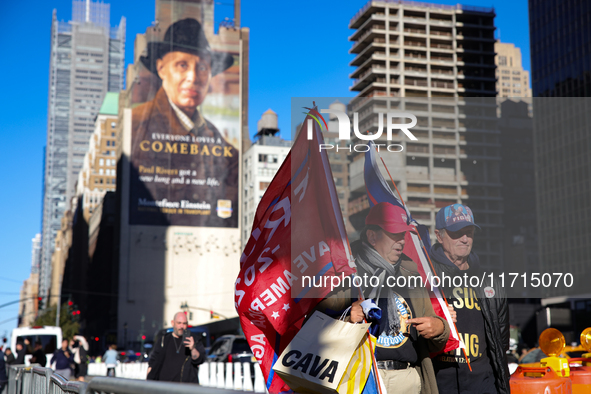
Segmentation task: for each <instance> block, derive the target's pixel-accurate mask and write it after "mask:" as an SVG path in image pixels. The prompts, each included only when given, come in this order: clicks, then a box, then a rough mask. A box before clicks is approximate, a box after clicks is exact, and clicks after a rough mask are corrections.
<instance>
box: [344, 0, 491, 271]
mask: <svg viewBox="0 0 591 394" xmlns="http://www.w3.org/2000/svg"><path fill="white" fill-rule="evenodd" d="M494 18H495V12H494V9H492V8H484V7H471V6H464V5H457V6H447V5H440V4H428V3H417V2H412V1H397V2H380V1H378V2H376V1H370V2H368V3H367V4H366V5H365V6H364V7H363V8H362V9H361V10H360V11H359V12H358V13H357V14H356V15H355V16H354V17H353V18H352V19H351V21H350V23H349V27H350V28H351V29H355V32H354V33H353V34H352V35H351V36H350V37H349V40H350V41H352V47H351V50H350V52H351V53H352V54H354V55H355V57H354V59H353V60H352V61H351V63H350V65H352V66H355V67H356V70H355V71H354V72H353V73H351V75H350V77H351V78H352V79H353V84H352V86H351V88H350V89H351V90H353V91H356V92H359V93H358V95H357V97H355V98H354V99H352V100H351V102H350V104H349V112H350V113H355V112H357V113H358V116H359V122H358V123H359V130H363V131H364V132H365V131H367V132H368V133H369V134H374V133H375V132H376V131H377V130H378V127H379V121H378V120H379V117H380V116H381V114H382V113H387V112H389V111H395V110H397V111H400V110H403V111H406V112H410V113H412V114H414V115H415V116H416V117H417V124H416V126H415V127H413V128H412V133H413V134H414V136H416V138H417V140H416V141H411V140H410V139H409V138H407V136H405V135H404V134H403V133H402V132H401V131H399V130H398V134H396V133H393V136H392V141H387V140H386V135H385V134H386V133H383V135H382V137H380V139H379V142H380V143H397V144H400V145H402V147H403V150H402V151H401V152H398V153H391V152H385V153H384V152H382V153H381V155H382V157H383V159H384V161H385V163H386V165H387V167H388V169H389V170H390V173H391V174H392V176H393V181H394V183H396V186H397V188H398V190H399V191H400V193H401V195H402V198H403V199H404V201H406V203H407V205H408V207H409V209H410V211H411V214H412V215H413V218H415V219H416V220H417V221H419V222H420V223H422V224H425V225H427V226H430V227H431V229H432V232H433V231H434V226H435V214H436V213H437V211H438V210H439V209H440V208H442V207H444V206H447V205H450V204H453V203H464V204H467V205H468V206H470V207H471V208H472V210H473V211H474V215H475V217H476V221H477V223H479V224H480V226H481V227H482V229H483V231H482V233H480V234H479V236H478V238H477V239H476V240H475V251H476V252H477V253H478V254H479V256H480V257H481V261H482V263H483V266H484V267H486V268H494V269H499V268H501V265H500V264H501V261H502V240H501V229H502V220H501V218H502V197H501V184H500V178H499V162H500V152H499V150H500V144H499V131H498V129H497V127H496V124H497V118H496V101H495V100H496V99H495V97H496V87H495V83H496V75H495V61H494V58H495V50H494V43H495V37H494V32H495V25H494ZM350 118H351V119H352V118H353V117H352V116H350ZM403 122H405V123H408V119H406V120H403ZM363 164H364V155H363V154H355V155H353V156H352V162H351V164H350V167H349V176H350V193H351V194H350V197H349V219H350V221H351V224H352V225H353V226H354V227H355V229H356V231H359V230H360V229H361V228H362V227H363V224H364V218H365V216H366V214H367V210H368V208H369V203H368V201H367V197H366V192H365V184H364V180H363ZM380 167H382V165H381V164H380ZM382 173H383V175H384V178H385V179H386V180H387V181H388V183H390V184H391V181H390V178H389V176H388V174H387V173H386V171H385V170H384V169H383V168H382ZM391 186H392V185H391ZM392 188H393V187H392ZM393 189H394V188H393ZM433 238H434V237H433Z"/></svg>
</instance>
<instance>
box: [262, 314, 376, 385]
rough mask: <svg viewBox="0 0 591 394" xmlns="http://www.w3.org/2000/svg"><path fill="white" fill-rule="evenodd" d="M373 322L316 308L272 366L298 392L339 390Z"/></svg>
mask: <svg viewBox="0 0 591 394" xmlns="http://www.w3.org/2000/svg"><path fill="white" fill-rule="evenodd" d="M369 326H370V324H351V323H347V322H344V321H341V320H335V319H333V318H331V317H329V316H327V315H325V314H324V313H321V312H318V311H316V312H314V314H313V315H312V317H310V319H309V320H308V321H307V322H306V324H304V326H303V327H302V329H301V330H300V331H299V332H298V333H297V335H296V336H295V338H294V339H293V340H292V341H291V342H290V344H289V345H288V346H287V348H286V349H285V350H284V351H283V353H281V356H279V358H278V359H277V362H276V363H275V365H274V366H273V370H274V371H275V372H276V373H277V374H278V375H279V376H280V377H281V379H283V381H285V383H287V384H288V385H289V387H290V388H291V389H292V390H293V391H295V392H297V393H337V392H338V391H337V390H338V388H339V385H340V383H341V379H342V378H343V375H344V374H345V372H346V371H347V369H348V366H349V362H350V361H351V358H352V357H353V354H354V353H355V352H356V350H357V348H358V347H359V345H360V344H361V341H362V340H363V338H364V336H365V334H366V332H367V329H368V328H369Z"/></svg>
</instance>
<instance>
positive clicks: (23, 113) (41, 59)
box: [0, 0, 530, 337]
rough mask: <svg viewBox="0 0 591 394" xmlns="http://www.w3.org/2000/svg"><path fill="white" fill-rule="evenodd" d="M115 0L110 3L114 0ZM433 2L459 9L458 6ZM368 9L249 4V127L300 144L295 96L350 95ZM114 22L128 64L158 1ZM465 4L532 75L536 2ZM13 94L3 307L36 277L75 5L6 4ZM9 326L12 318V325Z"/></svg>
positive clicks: (12, 310)
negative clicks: (59, 60)
mask: <svg viewBox="0 0 591 394" xmlns="http://www.w3.org/2000/svg"><path fill="white" fill-rule="evenodd" d="M105 2H109V1H105ZM432 2H433V3H438V4H450V5H455V4H457V3H458V1H457V0H449V1H448V0H441V1H439V0H435V1H432ZM365 3H366V1H365V0H355V1H344V2H343V1H320V2H319V1H308V0H300V1H298V2H285V1H276V0H275V1H256V2H255V1H249V0H243V1H242V23H241V24H242V26H245V27H249V28H250V34H251V35H250V92H249V101H250V102H249V127H250V130H251V135H252V133H253V132H254V131H256V122H257V120H258V119H259V118H260V116H261V114H262V113H263V112H264V111H266V110H267V109H268V108H271V109H273V110H274V111H275V112H277V114H278V116H279V127H280V129H281V130H282V131H281V133H282V136H283V137H284V138H288V139H289V138H290V114H291V108H290V105H291V97H314V96H316V97H348V96H352V94H351V92H349V86H350V85H351V82H350V79H349V77H348V75H349V73H351V72H352V70H353V69H352V68H351V67H349V66H348V63H349V61H350V60H351V59H352V55H350V54H349V53H348V50H349V48H350V46H351V45H350V43H349V41H348V40H347V37H348V36H349V35H351V34H352V31H350V30H349V29H348V24H349V20H350V19H351V18H352V17H353V15H355V13H356V12H357V11H358V10H359V9H360V8H361V7H362V6H363V5H364V4H365ZM110 4H111V24H112V25H116V24H118V23H119V20H120V19H121V16H125V17H126V18H127V43H126V63H129V62H131V61H132V59H133V40H134V39H135V36H136V34H140V33H143V32H145V30H146V27H147V26H149V25H150V24H151V22H152V21H153V20H154V19H155V18H154V4H155V2H154V1H143V2H139V1H129V0H126V1H123V0H111V1H110ZM465 4H468V5H475V6H485V7H491V6H493V7H495V11H496V14H497V17H496V22H495V23H496V26H497V28H498V29H497V37H498V35H499V32H500V34H501V41H503V42H511V43H514V44H515V45H517V46H518V47H520V48H521V50H522V55H523V63H524V68H525V69H526V70H530V56H529V27H528V14H527V0H470V1H468V2H466V3H465ZM2 8H3V9H2V11H3V12H2V13H0V25H1V26H3V27H4V32H5V34H7V35H8V37H5V39H4V40H3V45H2V47H3V54H2V58H3V59H4V61H3V62H1V63H0V74H1V75H4V76H5V77H4V83H3V87H4V92H5V93H4V97H3V98H2V100H1V102H2V104H1V105H0V114H1V119H2V123H1V127H0V141H1V142H2V145H0V149H1V154H0V184H1V185H2V193H0V207H2V214H1V216H2V222H1V223H2V225H1V226H0V251H1V252H0V305H2V304H4V303H7V302H10V301H13V300H16V299H18V298H19V291H20V288H21V285H22V281H23V280H25V279H26V278H27V277H28V275H29V273H30V263H31V239H32V238H33V237H34V236H35V234H36V233H37V232H39V231H40V227H41V191H42V184H41V183H42V173H43V147H44V146H45V141H46V131H47V127H46V122H47V89H48V74H49V39H50V27H51V13H52V10H53V9H54V8H55V9H57V16H58V19H60V20H66V21H67V20H70V18H71V12H72V3H71V1H66V0H29V1H26V2H15V1H10V2H5V3H4V4H3V6H2ZM232 16H233V6H232V5H231V2H229V1H228V2H216V11H215V19H216V21H218V22H219V21H221V20H223V19H224V17H230V18H231V17H232ZM17 314H18V304H15V305H11V306H8V307H5V308H0V337H1V336H2V335H4V333H5V331H6V332H7V333H8V334H10V330H12V328H14V327H15V326H16V316H17ZM8 319H12V320H9V321H7V322H5V320H8Z"/></svg>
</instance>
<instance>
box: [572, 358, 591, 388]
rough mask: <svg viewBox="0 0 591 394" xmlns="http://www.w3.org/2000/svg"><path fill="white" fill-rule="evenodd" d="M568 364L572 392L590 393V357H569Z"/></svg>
mask: <svg viewBox="0 0 591 394" xmlns="http://www.w3.org/2000/svg"><path fill="white" fill-rule="evenodd" d="M568 364H569V367H570V380H571V381H572V383H573V394H589V393H591V358H580V357H579V358H571V359H569V360H568Z"/></svg>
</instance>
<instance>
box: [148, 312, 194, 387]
mask: <svg viewBox="0 0 591 394" xmlns="http://www.w3.org/2000/svg"><path fill="white" fill-rule="evenodd" d="M172 328H173V330H172V332H169V333H160V335H159V336H158V337H157V338H156V341H155V343H154V349H153V350H152V354H151V355H150V360H149V361H148V365H149V367H148V376H147V379H148V380H160V381H166V382H188V383H199V379H198V376H197V372H198V370H199V364H202V363H203V362H204V361H205V347H204V346H203V344H202V343H201V341H200V340H199V338H197V336H195V335H193V334H191V332H189V331H187V316H186V315H185V313H184V312H178V313H177V314H176V315H174V319H173V320H172Z"/></svg>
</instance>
